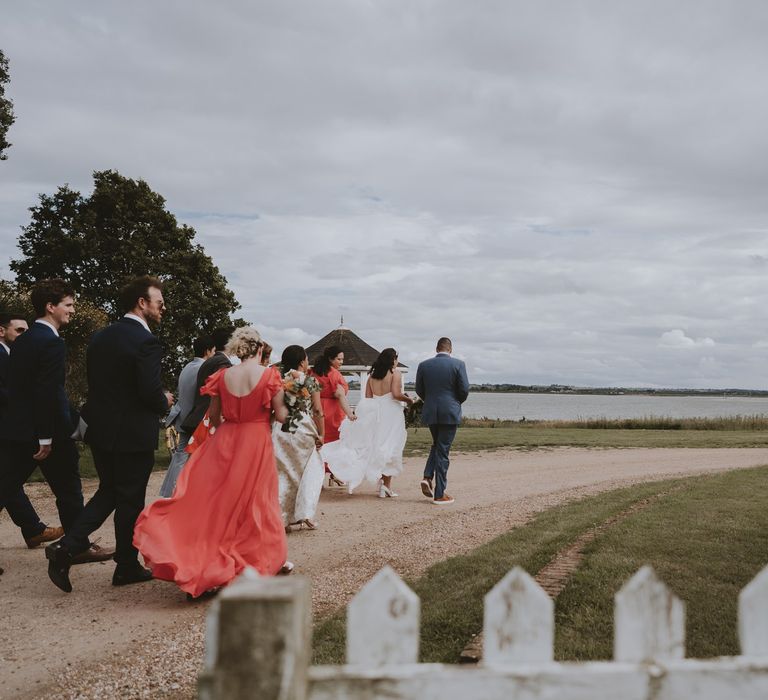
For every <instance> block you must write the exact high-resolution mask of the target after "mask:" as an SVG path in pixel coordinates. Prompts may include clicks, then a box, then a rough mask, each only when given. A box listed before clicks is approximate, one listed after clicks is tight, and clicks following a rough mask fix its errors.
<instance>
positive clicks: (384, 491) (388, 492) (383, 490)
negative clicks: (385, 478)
mask: <svg viewBox="0 0 768 700" xmlns="http://www.w3.org/2000/svg"><path fill="white" fill-rule="evenodd" d="M379 498H397V494H396V493H395V492H394V491H393V490H392V489H391V488H389V487H388V486H384V483H383V482H382V483H381V485H380V486H379Z"/></svg>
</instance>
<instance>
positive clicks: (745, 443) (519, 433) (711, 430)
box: [30, 417, 768, 481]
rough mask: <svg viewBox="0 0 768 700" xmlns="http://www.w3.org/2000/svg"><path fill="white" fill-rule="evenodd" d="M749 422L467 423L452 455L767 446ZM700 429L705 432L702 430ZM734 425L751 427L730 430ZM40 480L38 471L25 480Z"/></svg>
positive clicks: (413, 447) (412, 436)
mask: <svg viewBox="0 0 768 700" xmlns="http://www.w3.org/2000/svg"><path fill="white" fill-rule="evenodd" d="M749 418H750V417H746V418H744V419H743V421H742V422H739V421H738V420H736V419H734V420H724V421H719V420H712V421H710V422H709V423H703V422H699V423H697V424H696V425H698V427H692V426H693V423H692V424H691V426H690V427H667V428H664V429H654V430H650V429H644V428H640V427H639V424H638V425H636V426H635V427H632V428H618V427H616V426H615V425H613V424H612V425H610V426H602V427H589V428H585V427H574V426H573V425H570V424H560V423H555V422H550V423H517V422H514V421H491V420H468V421H466V425H462V427H461V428H459V430H458V432H457V433H456V440H455V442H454V443H453V451H454V452H478V451H480V450H497V449H504V448H512V449H528V450H531V449H536V448H539V447H545V448H546V447H594V448H617V447H768V429H766V430H763V429H762V428H763V426H762V423H760V422H759V421H757V422H751V423H747V422H745V421H747V419H749ZM697 420H698V419H697ZM755 420H756V419H755ZM612 423H618V421H614V422H612ZM705 424H706V425H709V426H710V427H708V428H705V427H702V426H704V425H705ZM671 425H677V424H676V423H672V424H671ZM737 425H742V426H746V425H753V426H755V427H751V428H747V427H742V428H739V429H735V426H737ZM159 445H160V446H159V447H158V449H157V450H156V452H155V467H154V468H155V471H157V470H163V469H167V468H168V463H169V461H170V454H169V453H168V449H167V448H166V447H165V435H164V433H163V432H161V433H160V442H159ZM431 445H432V438H431V436H430V433H429V429H428V428H426V427H421V428H409V429H408V442H407V443H406V445H405V455H406V456H417V455H423V454H426V453H427V452H428V451H429V448H430V446H431ZM79 447H80V474H81V476H82V477H83V478H84V479H89V478H95V477H96V469H95V468H94V466H93V458H92V457H91V451H90V450H89V449H88V448H87V447H86V446H85V445H83V444H82V443H79ZM42 479H43V477H42V475H41V474H40V472H39V470H38V471H35V473H34V474H33V475H32V477H31V479H30V481H42Z"/></svg>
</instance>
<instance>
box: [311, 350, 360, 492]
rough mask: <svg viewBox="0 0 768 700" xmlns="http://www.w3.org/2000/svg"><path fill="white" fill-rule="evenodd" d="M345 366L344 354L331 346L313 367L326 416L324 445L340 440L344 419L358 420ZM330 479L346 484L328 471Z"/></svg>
mask: <svg viewBox="0 0 768 700" xmlns="http://www.w3.org/2000/svg"><path fill="white" fill-rule="evenodd" d="M343 364H344V352H343V351H342V349H341V348H340V347H338V346H337V345H329V346H328V347H327V348H325V350H324V351H323V354H322V355H321V356H320V357H318V358H317V359H316V360H315V364H314V366H313V367H312V376H313V377H315V379H317V381H318V382H319V383H320V400H321V401H322V404H323V415H324V416H325V437H324V439H323V442H324V443H329V442H334V441H335V440H338V439H339V427H340V426H341V421H343V420H344V418H345V417H346V418H348V419H349V420H350V421H354V420H356V418H355V414H354V413H353V411H352V408H351V407H350V405H349V402H348V401H347V394H348V393H349V384H347V382H346V380H345V379H344V377H343V376H342V374H341V371H340V370H341V367H342V365H343ZM327 471H328V473H329V475H328V479H329V481H330V482H331V483H334V484H336V485H337V486H344V484H343V483H342V482H341V481H340V480H339V479H337V478H336V477H335V476H334V474H333V472H332V471H330V470H329V469H328V470H327Z"/></svg>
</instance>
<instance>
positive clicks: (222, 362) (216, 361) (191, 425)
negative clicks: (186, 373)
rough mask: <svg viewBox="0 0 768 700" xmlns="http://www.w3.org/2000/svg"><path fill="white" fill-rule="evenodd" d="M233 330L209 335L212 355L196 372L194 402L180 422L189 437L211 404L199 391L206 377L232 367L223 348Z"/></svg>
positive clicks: (230, 327) (219, 329) (206, 396)
mask: <svg viewBox="0 0 768 700" xmlns="http://www.w3.org/2000/svg"><path fill="white" fill-rule="evenodd" d="M234 330H235V329H234V327H233V326H222V327H221V328H217V329H216V330H214V331H213V333H211V337H212V338H213V345H214V353H213V355H211V356H210V357H209V358H208V359H207V360H205V362H203V363H202V364H201V365H200V368H199V369H198V370H197V378H196V382H195V402H194V405H193V406H192V410H191V411H190V412H189V413H188V414H187V417H186V418H185V419H184V420H183V421H182V422H181V427H182V428H183V429H184V431H185V432H187V433H189V435H192V434H193V433H194V432H195V430H196V428H197V426H198V425H200V422H201V421H202V420H203V418H205V414H206V412H207V411H208V406H210V403H211V397H210V396H208V395H207V394H201V393H200V389H202V388H203V385H204V384H205V382H206V381H208V377H210V376H211V375H212V374H214V373H215V372H218V371H219V370H220V369H224V368H225V367H231V366H232V361H231V360H230V358H229V357H228V356H227V353H226V352H225V351H224V348H225V347H226V345H227V342H228V341H229V337H230V336H231V335H232V331H234Z"/></svg>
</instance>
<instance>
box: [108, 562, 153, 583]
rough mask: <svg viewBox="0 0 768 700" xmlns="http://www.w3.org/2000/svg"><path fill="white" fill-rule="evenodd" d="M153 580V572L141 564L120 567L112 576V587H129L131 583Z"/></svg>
mask: <svg viewBox="0 0 768 700" xmlns="http://www.w3.org/2000/svg"><path fill="white" fill-rule="evenodd" d="M151 580H152V572H151V571H150V570H149V569H145V568H144V567H143V566H140V565H139V564H136V566H130V567H121V566H118V567H117V568H116V569H115V573H114V574H113V576H112V585H113V586H127V585H128V584H129V583H144V581H151Z"/></svg>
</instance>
